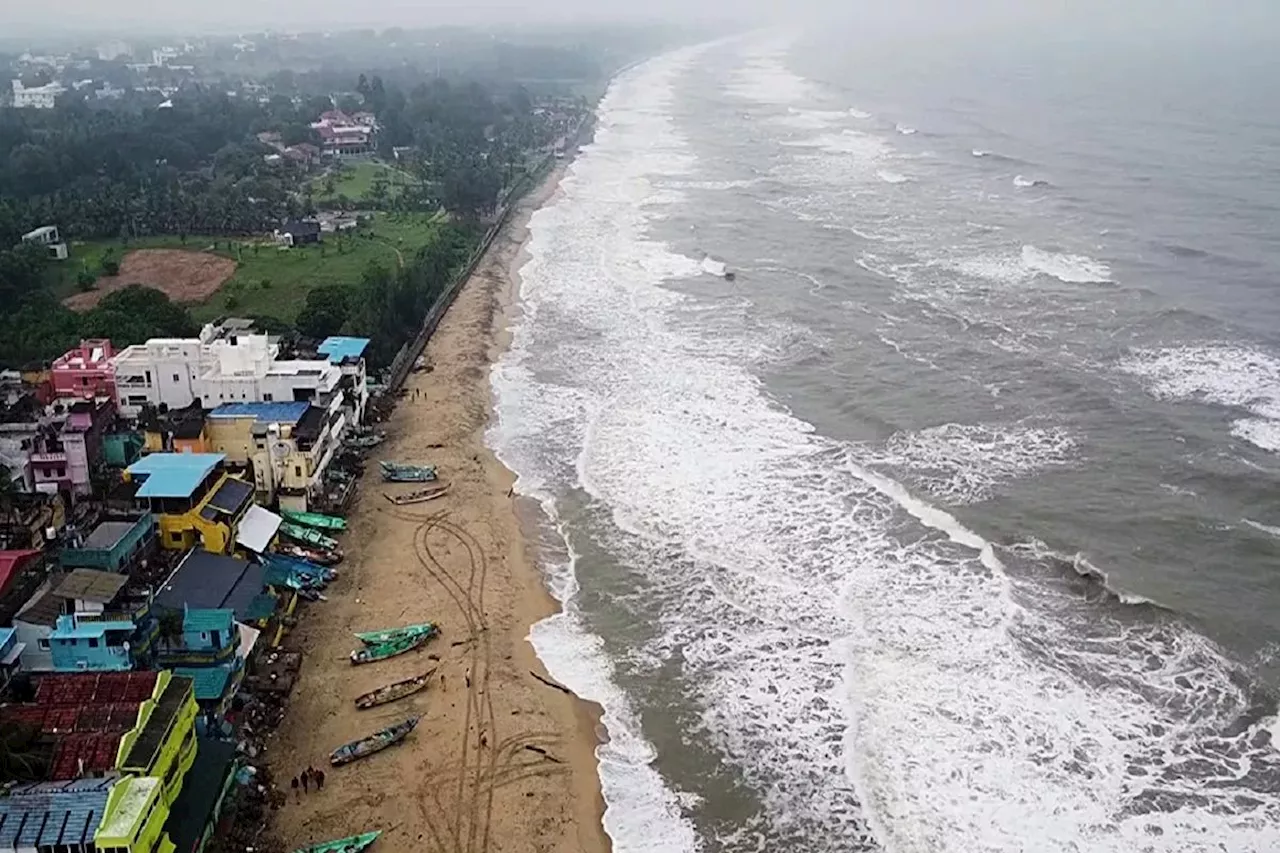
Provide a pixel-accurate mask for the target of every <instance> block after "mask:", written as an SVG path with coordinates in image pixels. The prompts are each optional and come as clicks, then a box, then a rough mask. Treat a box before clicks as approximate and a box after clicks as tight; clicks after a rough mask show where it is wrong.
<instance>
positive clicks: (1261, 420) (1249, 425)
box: [1120, 344, 1280, 453]
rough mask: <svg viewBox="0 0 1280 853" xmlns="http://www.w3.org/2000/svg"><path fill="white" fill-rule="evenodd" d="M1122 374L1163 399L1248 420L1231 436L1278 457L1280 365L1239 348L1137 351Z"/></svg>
mask: <svg viewBox="0 0 1280 853" xmlns="http://www.w3.org/2000/svg"><path fill="white" fill-rule="evenodd" d="M1120 369H1121V370H1122V371H1124V372H1125V373H1129V374H1132V375H1134V376H1138V377H1141V378H1142V379H1144V380H1146V384H1147V389H1148V390H1149V391H1150V392H1151V393H1152V394H1153V395H1155V396H1156V397H1159V398H1161V399H1165V400H1197V401H1200V402H1204V403H1210V404H1213V405H1218V406H1225V407H1228V408H1232V409H1243V410H1245V411H1248V412H1250V413H1251V415H1252V416H1251V417H1242V418H1238V419H1236V420H1235V421H1234V422H1233V423H1232V425H1231V434H1232V435H1234V436H1235V437H1237V438H1239V439H1242V440H1243V441H1247V442H1249V443H1250V444H1253V445H1255V446H1256V447H1260V448H1261V449H1263V450H1267V451H1271V452H1273V453H1275V452H1280V360H1278V359H1276V358H1275V357H1274V356H1272V355H1270V354H1269V353H1266V352H1263V351H1261V350H1258V349H1254V348H1251V347H1247V346H1240V345H1237V344H1203V345H1198V346H1183V347H1170V348H1166V349H1141V350H1135V351H1134V352H1132V353H1130V355H1129V356H1128V357H1127V358H1125V359H1124V360H1123V361H1122V362H1121V363H1120Z"/></svg>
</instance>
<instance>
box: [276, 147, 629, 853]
mask: <svg viewBox="0 0 1280 853" xmlns="http://www.w3.org/2000/svg"><path fill="white" fill-rule="evenodd" d="M562 172H563V166H561V167H559V168H558V169H557V171H556V172H554V173H552V174H551V175H550V177H549V178H548V179H547V180H546V181H544V183H543V184H542V185H541V186H540V187H539V188H538V189H537V190H536V191H534V192H533V193H531V194H530V195H528V196H526V197H525V198H524V199H523V200H522V201H521V202H520V205H519V208H518V210H517V211H516V213H515V214H514V215H513V217H512V219H511V221H510V222H509V224H508V225H507V227H506V229H505V230H504V233H503V234H501V235H500V236H499V237H498V239H497V240H496V241H495V242H494V245H493V247H492V248H491V249H490V251H489V253H488V255H487V257H486V258H485V259H484V260H483V261H482V263H481V265H480V266H479V267H478V269H477V271H476V273H475V274H474V275H473V276H472V277H471V279H470V280H469V282H468V283H467V284H466V286H465V287H464V288H463V290H462V291H461V293H460V294H459V296H458V298H457V300H456V301H455V302H454V304H453V306H452V307H451V308H450V310H449V312H448V314H447V315H446V316H445V318H444V320H443V321H442V323H441V325H440V327H439V329H438V330H437V332H436V333H435V334H434V335H433V337H432V338H431V341H430V343H429V344H428V346H427V358H428V362H429V364H431V365H433V366H434V369H433V370H431V371H430V372H420V373H415V374H411V375H410V377H409V381H408V383H407V387H408V389H409V394H408V396H407V397H406V398H404V399H402V400H401V401H400V403H399V404H398V405H397V407H396V411H395V413H394V415H393V417H392V418H391V419H390V420H389V421H388V422H387V423H386V424H385V425H384V427H385V429H386V431H387V436H388V438H387V441H386V442H385V443H384V444H383V445H382V446H381V447H379V448H378V450H377V451H376V452H375V453H374V454H373V456H372V458H371V459H370V462H369V465H368V469H367V471H366V476H365V477H364V480H363V482H362V483H361V487H362V491H361V494H360V497H359V499H358V502H357V506H356V507H355V509H354V510H353V513H352V514H351V516H350V518H349V530H348V532H347V533H346V534H345V535H344V536H343V543H342V544H343V547H344V548H345V550H346V553H347V559H346V561H345V562H344V563H342V565H341V566H340V572H341V576H340V577H339V578H338V580H337V581H336V582H335V583H334V584H332V585H331V586H330V589H329V590H328V592H327V594H328V596H329V599H330V600H329V601H327V602H323V603H317V604H311V605H307V606H306V608H305V611H304V612H303V613H302V614H301V619H300V624H299V625H298V626H297V627H296V628H295V629H294V631H293V634H292V635H291V636H290V638H289V639H288V640H287V641H286V644H287V645H288V646H289V647H292V648H300V649H302V650H304V652H305V660H304V663H303V667H302V671H301V674H300V680H299V683H298V684H297V686H296V687H295V689H294V692H293V695H292V697H291V699H290V706H289V708H288V712H287V714H286V716H285V720H284V723H283V725H282V726H281V728H280V730H279V732H277V733H276V734H275V735H274V737H273V739H272V740H270V741H269V746H268V752H267V757H268V761H269V764H270V767H271V769H272V772H273V774H274V776H275V778H276V780H277V782H278V783H280V784H282V785H285V786H287V785H288V783H289V780H290V778H291V777H293V776H294V775H296V774H299V773H301V771H302V770H303V769H304V768H306V767H307V766H308V765H314V766H315V767H319V768H323V769H324V770H325V772H326V775H327V778H326V780H325V788H324V790H323V791H321V792H319V793H315V792H312V793H310V794H307V795H306V796H298V797H296V796H293V795H292V794H290V799H289V802H288V803H287V804H286V805H285V806H284V807H283V808H281V809H280V810H279V811H278V812H276V816H275V819H274V822H273V826H272V828H271V830H272V834H273V835H274V836H276V837H278V838H280V839H282V840H284V841H285V842H286V843H287V844H288V845H289V847H288V849H292V848H293V847H298V846H302V845H304V844H308V843H314V842H316V841H321V840H327V839H331V838H338V837H343V836H347V835H352V834H356V833H359V832H364V831H368V830H372V829H382V830H383V831H384V835H383V837H382V838H381V839H380V840H379V842H378V849H379V850H381V851H384V853H402V852H403V853H407V851H440V853H479V851H511V853H521V852H522V851H530V853H532V851H539V853H550V851H586V853H596V851H601V853H603V851H607V850H608V849H609V840H608V836H607V835H606V834H605V833H604V831H603V828H602V826H601V815H602V812H603V800H602V797H601V794H600V786H599V780H598V776H597V772H596V771H597V768H596V757H595V748H596V746H597V744H598V742H599V739H598V738H599V735H598V732H599V731H600V727H599V722H598V720H599V717H598V709H597V708H596V707H595V706H594V705H591V704H589V703H586V702H584V701H582V700H579V699H577V698H575V697H572V696H570V695H567V694H566V693H563V692H561V691H560V690H557V689H554V688H552V687H548V686H546V685H544V684H542V683H541V682H539V681H538V680H537V679H535V678H534V677H533V676H532V675H531V674H530V672H531V671H533V672H537V673H538V674H539V675H543V676H545V675H546V673H545V671H544V670H543V668H542V665H541V664H540V662H539V661H538V659H537V657H536V656H535V654H534V652H533V649H532V647H531V646H530V645H529V643H528V641H527V639H526V638H527V636H528V631H529V627H530V625H532V624H533V623H534V622H537V621H538V620H540V619H542V618H543V617H545V616H547V615H548V614H550V613H553V612H555V611H556V610H557V609H558V605H557V604H556V603H555V601H554V600H553V599H552V598H551V597H550V596H549V595H548V594H547V591H546V589H545V587H544V585H543V581H542V576H541V573H540V571H539V569H538V567H537V565H536V563H535V561H534V559H533V556H534V555H533V554H531V553H530V549H529V547H528V546H527V544H526V540H525V537H524V535H522V525H521V521H520V513H519V512H518V509H517V505H516V501H515V499H513V498H512V497H511V496H510V490H511V485H512V482H513V479H514V478H513V476H512V474H511V473H510V472H509V471H508V470H507V469H506V468H505V467H503V466H502V464H501V463H499V462H498V460H497V459H496V458H495V457H494V456H493V454H492V453H491V452H490V451H489V450H488V449H487V448H486V447H485V444H484V430H485V427H486V423H487V422H488V420H489V417H490V410H491V398H490V388H489V382H488V376H489V365H490V364H491V363H492V360H493V359H494V358H496V357H497V356H498V355H499V354H500V353H501V351H502V349H503V347H505V346H506V339H507V335H506V332H505V331H504V327H505V321H504V319H503V318H504V316H505V315H506V313H507V312H508V310H509V309H510V308H511V306H512V305H513V302H514V297H515V293H516V289H517V282H518V278H517V276H516V269H517V268H518V265H519V263H520V260H521V248H522V246H523V244H524V241H525V240H526V238H527V236H528V228H527V224H528V220H529V216H530V215H531V213H532V212H533V211H534V210H536V209H537V208H538V207H540V206H541V205H542V204H543V203H544V202H546V201H547V200H548V199H549V198H551V196H552V194H553V193H554V192H555V189H556V186H557V184H558V182H559V179H560V177H561V175H562ZM415 395H416V396H415ZM378 459H394V460H400V461H406V462H414V463H432V464H436V465H439V466H440V475H441V479H442V480H444V481H447V482H448V483H449V486H450V492H449V494H448V496H447V497H445V498H443V499H441V500H437V501H432V502H429V503H425V504H418V505H409V506H405V507H396V506H393V505H392V504H391V503H390V502H389V501H386V500H384V499H383V497H382V493H383V492H389V493H398V492H403V491H410V490H412V488H413V486H411V485H398V484H385V485H384V484H383V483H382V482H380V477H379V475H378V472H377V464H376V460H378ZM424 621H431V622H436V623H438V624H439V625H440V626H441V628H442V635H441V636H440V637H439V638H437V639H435V640H433V641H432V642H431V643H430V644H428V645H427V646H426V647H425V648H424V649H423V650H422V651H420V652H409V653H408V654H405V655H401V656H399V657H396V658H392V659H390V660H387V661H382V662H379V663H373V664H367V665H363V666H352V664H351V663H350V662H349V659H348V655H349V653H350V652H351V650H352V649H353V648H354V647H355V646H356V644H357V641H356V640H355V638H354V637H353V636H352V632H353V631H361V630H370V629H378V628H384V627H392V626H397V625H402V624H406V623H413V622H424ZM430 655H435V656H438V658H439V660H438V661H437V660H434V659H432V658H431V657H429V656H430ZM433 667H434V668H435V673H434V675H433V677H432V681H431V684H430V687H429V688H428V689H427V690H425V691H423V692H421V693H418V694H416V695H414V696H412V697H409V698H406V699H402V700H401V701H399V702H395V703H392V704H389V705H384V706H381V707H379V708H374V709H371V710H367V711H357V710H356V707H355V705H354V703H353V701H352V700H353V699H354V698H355V697H356V696H357V695H359V694H361V693H363V692H365V691H368V690H372V689H374V688H375V687H378V686H380V685H383V684H387V683H390V682H394V681H398V680H400V679H402V678H407V677H409V676H411V675H416V674H418V673H421V672H425V671H427V670H429V669H431V668H433ZM419 714H420V715H422V719H421V721H420V722H419V724H418V727H417V729H416V730H415V731H414V732H413V733H412V734H410V735H409V737H408V738H407V740H406V741H405V742H404V743H403V744H402V745H400V746H396V747H392V748H391V749H388V750H386V751H384V752H382V753H379V754H377V755H374V756H371V757H369V758H367V759H364V760H362V761H359V762H356V763H354V764H350V765H347V766H345V767H337V768H331V767H329V765H328V754H329V752H330V751H331V750H332V749H333V748H334V747H336V746H338V745H340V744H342V743H345V742H347V741H350V740H353V739H355V738H358V737H360V736H362V735H365V734H368V733H371V732H374V731H376V730H378V729H380V728H382V727H384V726H386V725H389V724H391V723H394V722H398V721H400V720H402V719H404V718H405V717H408V716H412V715H419ZM530 747H533V748H534V749H536V750H542V752H538V751H534V749H530Z"/></svg>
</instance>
